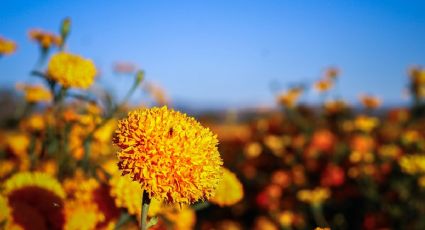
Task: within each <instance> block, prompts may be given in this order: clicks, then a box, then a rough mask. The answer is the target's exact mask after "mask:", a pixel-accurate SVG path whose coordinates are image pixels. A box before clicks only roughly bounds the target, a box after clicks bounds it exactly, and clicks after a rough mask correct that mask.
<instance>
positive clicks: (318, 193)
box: [297, 187, 331, 205]
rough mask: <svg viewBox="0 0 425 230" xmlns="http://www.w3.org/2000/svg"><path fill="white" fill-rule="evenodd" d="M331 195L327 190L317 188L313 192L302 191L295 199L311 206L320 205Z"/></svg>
mask: <svg viewBox="0 0 425 230" xmlns="http://www.w3.org/2000/svg"><path fill="white" fill-rule="evenodd" d="M330 195H331V192H330V190H329V189H328V188H323V187H318V188H315V189H313V190H308V189H303V190H300V191H298V193H297V197H298V199H299V200H300V201H302V202H305V203H309V204H311V205H319V204H322V203H323V202H324V201H325V200H326V199H328V198H329V197H330Z"/></svg>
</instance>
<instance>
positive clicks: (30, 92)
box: [16, 83, 52, 103]
mask: <svg viewBox="0 0 425 230" xmlns="http://www.w3.org/2000/svg"><path fill="white" fill-rule="evenodd" d="M16 89H18V90H21V91H23V92H24V95H25V100H26V101H27V102H29V103H37V102H50V101H51V100H52V94H51V93H50V91H49V90H48V89H46V88H44V87H43V86H42V85H27V84H21V83H18V84H16Z"/></svg>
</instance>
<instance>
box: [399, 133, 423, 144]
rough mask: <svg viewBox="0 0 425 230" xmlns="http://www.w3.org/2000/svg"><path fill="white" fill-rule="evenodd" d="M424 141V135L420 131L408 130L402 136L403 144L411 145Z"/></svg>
mask: <svg viewBox="0 0 425 230" xmlns="http://www.w3.org/2000/svg"><path fill="white" fill-rule="evenodd" d="M421 139H422V135H421V134H420V133H419V131H417V130H414V129H408V130H405V131H404V132H403V133H402V134H401V141H402V143H403V144H406V145H411V144H415V143H417V142H419V140H421Z"/></svg>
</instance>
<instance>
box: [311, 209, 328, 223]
mask: <svg viewBox="0 0 425 230" xmlns="http://www.w3.org/2000/svg"><path fill="white" fill-rule="evenodd" d="M310 207H311V211H312V212H313V217H314V220H315V221H316V224H317V226H320V227H327V226H329V224H328V222H327V221H326V219H325V217H324V216H323V212H322V205H321V204H312V205H311V206H310Z"/></svg>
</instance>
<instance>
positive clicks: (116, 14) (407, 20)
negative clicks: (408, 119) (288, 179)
mask: <svg viewBox="0 0 425 230" xmlns="http://www.w3.org/2000/svg"><path fill="white" fill-rule="evenodd" d="M0 5H1V8H0V35H2V36H4V37H6V38H9V39H12V40H14V41H16V42H17V43H18V45H19V48H18V52H17V53H16V54H14V55H12V56H10V57H6V58H2V59H1V60H0V84H1V85H10V86H11V85H13V83H14V82H15V81H17V80H19V81H32V80H31V77H29V74H28V73H29V71H30V69H31V67H32V66H33V65H34V62H35V60H36V59H37V57H38V48H37V46H36V45H35V44H34V43H32V42H31V41H29V40H28V37H27V32H28V30H29V29H30V28H42V29H46V30H50V31H57V30H58V25H59V23H60V21H61V20H62V19H63V18H64V17H66V16H69V17H71V19H72V34H71V37H70V39H69V41H68V50H69V51H70V52H73V53H77V54H80V55H82V56H85V57H87V58H91V59H93V60H94V61H95V63H96V64H97V66H98V67H99V68H100V69H101V71H102V73H103V77H102V79H99V83H100V84H102V85H103V86H105V87H106V88H108V89H111V90H115V91H117V92H118V94H122V93H120V92H122V91H124V88H125V87H126V86H128V85H129V83H128V82H126V81H127V80H126V78H125V77H123V76H114V75H113V74H112V65H113V63H115V62H116V61H129V62H133V63H135V64H137V65H139V66H140V67H142V68H143V69H144V70H145V71H146V73H147V75H146V76H147V78H148V79H149V80H152V81H155V82H157V83H159V84H161V85H162V86H163V87H164V88H165V89H166V90H167V92H168V93H169V95H170V96H171V98H172V99H173V100H174V101H177V102H180V103H188V104H191V105H193V106H195V107H196V106H199V107H208V106H219V107H226V106H234V105H254V104H263V103H269V104H273V102H274V95H273V92H272V91H271V90H270V84H271V83H273V84H275V83H279V85H280V87H282V89H284V88H285V87H287V86H288V85H290V84H293V83H298V82H312V81H314V80H316V79H318V78H319V77H320V75H321V74H322V72H323V70H324V69H325V68H326V67H328V66H337V67H339V68H340V69H341V70H342V75H341V79H340V81H339V83H338V84H339V86H338V92H337V95H339V96H341V97H343V98H345V99H347V100H350V101H356V99H357V96H358V94H359V93H371V94H374V95H378V96H380V97H381V98H382V99H383V100H384V104H385V103H387V104H388V103H400V102H403V99H402V98H401V94H402V91H403V88H405V87H406V84H407V76H406V71H407V68H408V67H409V66H411V65H414V64H418V65H425V13H424V12H425V1H403V0H399V1H393V0H386V1H377V0H375V1H372V0H371V1H362V0H353V1H349V0H343V1H333V0H324V1H318V0H311V1H284V0H276V1H272V0H261V1H260V0H256V1H254V0H253V1H250V0H214V1H213V0H211V1H163V0H155V1H154V0H151V1H146V0H138V1H106V0H105V1H77V0H73V1H48V0H43V1H19V0H6V1H5V0H2V1H1V4H0ZM316 98H317V96H316V95H315V94H310V95H307V97H306V98H305V99H307V100H310V101H315V100H317V99H316Z"/></svg>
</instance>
